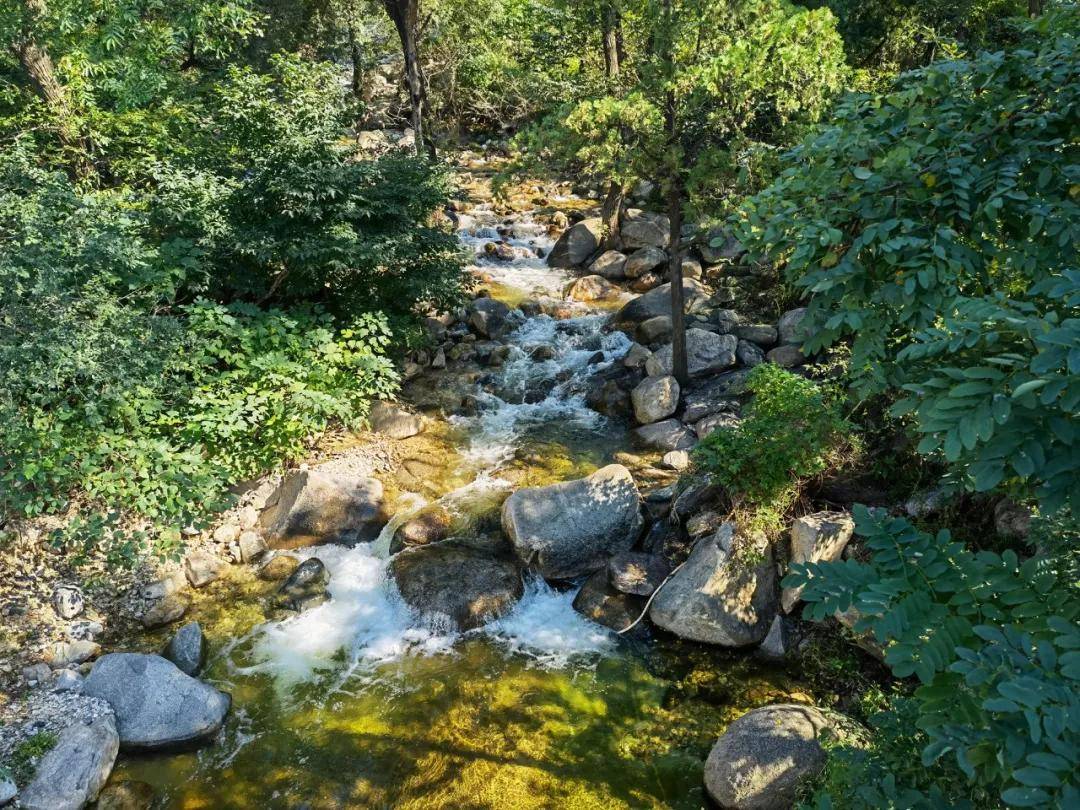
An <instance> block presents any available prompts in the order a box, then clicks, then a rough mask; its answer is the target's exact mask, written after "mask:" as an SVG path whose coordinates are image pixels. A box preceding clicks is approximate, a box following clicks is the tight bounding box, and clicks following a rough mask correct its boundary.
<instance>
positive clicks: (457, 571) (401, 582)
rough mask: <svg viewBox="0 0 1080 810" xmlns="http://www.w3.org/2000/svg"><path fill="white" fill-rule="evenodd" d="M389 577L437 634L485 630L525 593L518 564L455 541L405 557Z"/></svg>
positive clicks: (404, 553)
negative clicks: (479, 628)
mask: <svg viewBox="0 0 1080 810" xmlns="http://www.w3.org/2000/svg"><path fill="white" fill-rule="evenodd" d="M390 573H391V575H392V576H393V577H394V581H395V582H396V583H397V587H398V591H399V592H400V593H401V598H402V599H404V600H405V603H406V604H407V605H409V607H410V608H412V609H413V610H414V611H416V612H417V613H418V614H419V615H420V619H421V621H422V622H423V623H424V624H425V625H427V626H429V627H432V628H434V629H436V630H439V631H447V630H470V629H472V628H474V627H481V626H482V625H484V624H487V623H488V622H489V621H492V620H494V619H497V618H499V617H501V616H504V615H505V614H506V613H508V612H509V611H510V610H511V608H513V606H514V605H515V604H517V602H518V600H519V599H521V597H522V595H523V594H524V592H525V588H524V585H523V583H522V579H521V571H520V570H519V568H518V566H517V564H516V563H515V562H513V561H511V560H508V559H502V558H497V557H493V556H491V554H490V553H487V552H485V551H481V550H477V549H475V548H470V547H468V546H466V545H463V544H459V543H456V542H452V541H444V542H442V543H434V544H431V545H427V546H419V547H416V548H408V549H406V550H404V551H402V552H401V553H400V554H398V555H397V556H396V557H394V559H393V560H392V561H391V563H390Z"/></svg>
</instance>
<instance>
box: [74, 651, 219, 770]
mask: <svg viewBox="0 0 1080 810" xmlns="http://www.w3.org/2000/svg"><path fill="white" fill-rule="evenodd" d="M83 694H85V695H88V696H89V697H96V698H100V699H102V700H104V701H105V702H106V703H108V704H109V706H111V707H112V710H113V712H114V713H115V714H116V727H117V731H118V732H119V734H120V747H121V748H122V749H123V750H125V751H160V750H170V749H178V748H189V747H192V746H197V745H200V744H202V743H206V742H208V741H209V740H210V739H211V738H212V737H213V736H214V735H215V734H217V732H218V730H219V729H220V728H221V726H222V724H223V723H224V722H225V715H226V714H227V713H228V711H229V704H230V702H231V701H230V698H229V696H228V695H227V694H225V693H224V692H219V691H218V690H217V689H214V688H213V687H212V686H208V685H207V684H205V683H203V682H202V681H199V680H196V679H195V678H192V677H191V676H190V675H185V674H184V673H183V672H181V671H180V670H179V669H178V668H177V667H176V665H175V664H173V663H172V662H171V661H166V660H165V659H164V658H162V657H161V656H160V655H143V654H141V653H110V654H109V655H105V656H102V657H101V658H99V659H98V662H97V663H96V664H94V668H93V669H92V670H91V671H90V675H89V676H87V678H86V681H85V682H84V684H83Z"/></svg>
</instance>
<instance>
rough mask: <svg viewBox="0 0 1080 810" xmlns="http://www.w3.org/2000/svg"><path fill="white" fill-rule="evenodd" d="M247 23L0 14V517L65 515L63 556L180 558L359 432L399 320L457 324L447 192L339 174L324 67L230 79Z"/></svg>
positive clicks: (221, 17) (421, 175)
mask: <svg viewBox="0 0 1080 810" xmlns="http://www.w3.org/2000/svg"><path fill="white" fill-rule="evenodd" d="M260 19H261V17H260V15H259V14H258V12H257V10H256V9H255V8H254V7H253V6H251V5H250V4H246V3H243V2H238V3H228V2H225V3H212V2H207V3H197V2H192V3H181V4H168V7H162V6H160V4H152V3H151V4H146V3H139V2H136V3H131V4H124V3H120V4H115V3H109V4H105V5H104V6H95V7H92V8H91V7H88V6H84V5H78V4H76V5H74V6H70V5H57V6H55V7H53V6H47V5H46V4H43V3H27V4H23V5H18V6H15V7H14V9H9V8H8V7H5V16H3V17H2V18H0V24H2V31H3V35H4V36H5V37H7V38H9V41H12V42H14V43H15V44H16V47H15V48H14V49H13V50H10V51H5V52H4V55H3V57H0V82H2V83H3V87H4V92H3V93H2V94H0V143H2V144H3V150H2V154H0V241H2V245H3V249H0V313H2V315H0V448H2V449H0V480H2V482H3V486H0V510H2V512H3V513H4V515H5V516H6V517H7V518H9V519H10V518H12V517H16V516H33V515H40V514H43V513H53V512H60V513H66V512H68V511H69V510H71V509H72V507H74V515H75V519H73V520H71V521H70V522H69V523H68V526H69V529H71V531H69V532H68V533H67V534H66V536H65V537H64V538H61V539H64V540H67V541H71V540H73V539H74V538H76V537H78V538H79V539H81V540H85V541H86V542H92V541H96V540H100V539H101V538H102V537H106V538H109V539H111V540H112V543H111V545H110V548H111V553H113V554H114V556H122V557H125V558H132V557H133V556H135V555H137V554H138V553H139V552H140V551H141V550H145V548H146V547H147V546H148V545H153V544H157V545H158V546H159V548H163V547H165V546H169V547H175V540H176V538H177V531H178V530H179V529H180V528H182V527H186V526H188V525H192V524H195V525H198V524H199V523H200V522H201V521H204V520H205V519H206V517H207V515H208V513H209V512H211V511H212V510H213V509H215V508H217V507H218V506H220V505H222V503H223V498H224V495H225V493H226V490H227V488H228V487H229V486H230V485H231V484H233V483H234V482H236V481H238V480H241V479H244V478H248V477H252V476H254V475H257V474H259V473H261V472H262V471H264V470H266V469H268V468H270V467H273V466H276V465H279V464H281V463H285V462H288V461H290V460H293V459H296V458H298V457H300V456H301V455H302V454H303V453H304V452H305V451H306V450H307V449H308V447H309V443H310V440H311V439H312V438H313V437H314V436H317V435H318V434H319V433H321V432H323V431H324V430H326V429H327V428H328V427H330V426H331V425H347V426H355V425H357V424H359V423H360V421H361V420H362V419H363V418H364V416H365V415H366V413H367V406H368V402H369V401H370V400H371V399H372V398H374V397H381V396H387V395H390V394H391V393H392V391H393V389H394V385H395V381H396V374H395V372H394V369H393V364H392V362H391V355H392V354H393V353H394V351H393V350H395V349H396V351H397V353H400V352H401V350H402V349H404V348H406V347H407V345H408V339H409V336H410V335H411V334H413V333H414V328H413V325H414V324H415V322H416V320H417V318H418V316H419V315H420V314H422V313H423V312H426V311H427V308H429V307H436V308H446V307H450V306H453V305H455V304H456V303H457V302H458V301H459V300H460V298H461V295H462V293H463V291H464V285H465V281H464V276H463V274H462V273H461V271H460V270H461V258H460V255H459V249H458V247H457V242H456V240H455V239H454V237H453V235H452V234H450V233H449V232H448V231H447V230H445V229H442V228H440V227H438V226H437V225H436V224H435V221H434V219H433V217H434V214H435V213H436V212H437V211H438V210H439V209H440V208H441V207H442V206H443V205H444V204H445V201H446V199H447V196H448V194H449V192H450V178H449V174H448V172H447V171H446V170H445V169H444V168H442V167H440V166H439V165H436V164H432V163H429V162H427V161H421V160H417V159H415V158H412V157H407V156H400V155H388V156H386V157H383V158H381V159H378V160H365V159H360V156H358V155H357V153H356V150H355V148H354V147H353V146H352V145H351V144H350V142H349V141H348V139H347V138H346V137H345V136H346V132H347V130H346V126H347V124H348V122H349V117H350V115H351V102H350V100H349V97H348V95H347V91H346V89H345V88H344V87H343V86H342V84H341V82H340V80H339V76H338V69H337V68H336V67H335V66H333V65H331V64H328V63H324V62H320V61H318V60H310V59H306V58H303V57H301V56H299V55H297V54H270V55H265V54H263V55H261V57H260V58H258V59H255V60H251V61H249V60H248V59H247V58H245V55H246V53H247V52H246V51H245V48H247V47H248V45H249V44H250V35H252V34H254V33H255V32H256V31H257V29H258V24H259V22H260ZM28 50H29V52H30V55H31V56H32V57H34V58H33V59H32V58H30V57H28V56H27V53H28ZM41 53H46V54H49V55H50V58H48V59H43V58H40V54H41ZM5 60H7V61H5ZM20 60H21V61H20ZM50 65H51V67H52V69H53V73H52V76H51V80H52V81H53V82H55V84H56V86H57V87H59V90H56V88H55V87H54V88H53V89H52V91H51V92H46V90H45V88H43V87H42V81H43V80H44V79H48V78H49V73H48V69H49V67H50ZM80 515H81V517H80ZM84 518H85V519H84ZM121 528H124V529H126V530H125V531H120V529H121ZM77 529H83V530H84V531H76V530H77ZM131 529H134V531H131Z"/></svg>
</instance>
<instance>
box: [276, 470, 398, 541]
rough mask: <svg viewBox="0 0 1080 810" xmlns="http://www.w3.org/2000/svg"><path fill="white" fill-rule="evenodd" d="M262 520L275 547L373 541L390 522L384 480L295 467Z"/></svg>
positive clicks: (279, 488)
mask: <svg viewBox="0 0 1080 810" xmlns="http://www.w3.org/2000/svg"><path fill="white" fill-rule="evenodd" d="M259 522H260V523H261V525H262V527H263V529H264V530H265V534H266V537H267V540H268V543H269V546H270V548H275V549H280V548H299V547H301V546H309V545H316V544H318V543H342V544H345V545H353V544H356V543H362V542H370V541H372V540H374V539H375V538H376V537H377V536H378V534H379V531H380V530H381V529H382V527H383V525H384V524H385V523H386V517H385V515H384V513H383V486H382V483H381V482H380V481H378V480H377V479H375V478H363V477H357V476H351V475H345V474H342V473H331V472H325V471H322V470H318V469H315V470H305V471H298V472H294V473H292V474H290V475H289V476H288V477H287V478H286V479H285V481H284V483H282V485H281V486H280V487H278V490H277V492H276V493H275V494H274V495H273V496H272V497H271V502H270V505H269V506H267V508H266V509H265V510H264V511H263V513H262V516H261V517H260V518H259Z"/></svg>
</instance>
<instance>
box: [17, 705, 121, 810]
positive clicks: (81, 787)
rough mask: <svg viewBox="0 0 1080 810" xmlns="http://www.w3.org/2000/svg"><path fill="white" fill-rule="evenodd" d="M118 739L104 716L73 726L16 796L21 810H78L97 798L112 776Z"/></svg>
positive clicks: (63, 734) (58, 740) (113, 723)
mask: <svg viewBox="0 0 1080 810" xmlns="http://www.w3.org/2000/svg"><path fill="white" fill-rule="evenodd" d="M119 750H120V737H119V735H118V734H117V731H116V723H115V722H114V720H113V718H112V717H110V716H108V715H106V716H104V717H99V718H97V719H96V720H94V722H93V723H91V724H90V725H84V724H83V723H80V722H75V723H72V724H71V725H70V726H68V727H67V728H65V729H64V730H63V731H61V732H60V736H59V737H58V738H57V741H56V745H55V746H53V749H52V750H51V751H49V752H48V753H47V754H45V756H44V757H43V758H42V760H41V764H40V765H38V769H37V773H36V774H34V780H33V781H32V782H31V783H30V784H29V785H27V786H26V789H25V790H23V792H22V793H21V794H19V804H20V806H21V807H23V808H24V810H80V809H81V808H82V807H83V806H84V805H86V804H87V803H88V802H92V801H93V800H94V799H95V798H97V795H98V793H99V792H100V791H101V788H102V786H104V784H105V781H106V780H107V779H108V778H109V774H110V773H112V768H113V764H114V763H115V762H116V755H117V753H118V752H119Z"/></svg>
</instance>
